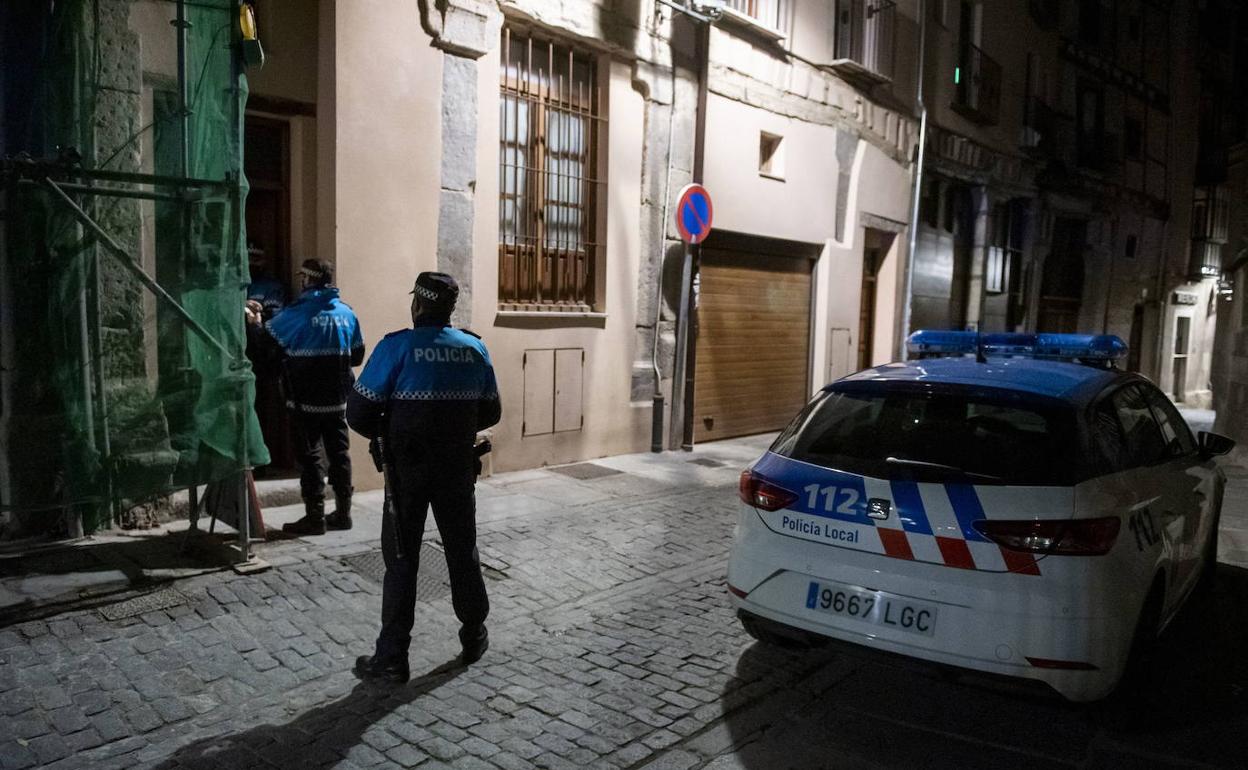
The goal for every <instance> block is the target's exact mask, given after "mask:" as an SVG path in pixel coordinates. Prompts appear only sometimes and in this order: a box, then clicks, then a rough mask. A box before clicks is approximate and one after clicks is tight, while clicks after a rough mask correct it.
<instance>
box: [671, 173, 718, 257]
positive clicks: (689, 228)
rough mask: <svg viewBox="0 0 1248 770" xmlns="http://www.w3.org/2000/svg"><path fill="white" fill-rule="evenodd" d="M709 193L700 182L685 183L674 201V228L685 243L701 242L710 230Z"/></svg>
mask: <svg viewBox="0 0 1248 770" xmlns="http://www.w3.org/2000/svg"><path fill="white" fill-rule="evenodd" d="M713 217H714V209H713V208H712V206H711V194H710V193H709V192H707V190H706V188H705V187H703V186H702V185H700V184H691V185H686V186H685V189H683V190H681V191H680V198H679V199H678V200H677V203H676V229H677V230H678V231H679V232H680V239H681V240H682V241H684V242H685V243H701V242H702V241H704V240H706V235H707V233H709V232H710V231H711V219H712V218H713Z"/></svg>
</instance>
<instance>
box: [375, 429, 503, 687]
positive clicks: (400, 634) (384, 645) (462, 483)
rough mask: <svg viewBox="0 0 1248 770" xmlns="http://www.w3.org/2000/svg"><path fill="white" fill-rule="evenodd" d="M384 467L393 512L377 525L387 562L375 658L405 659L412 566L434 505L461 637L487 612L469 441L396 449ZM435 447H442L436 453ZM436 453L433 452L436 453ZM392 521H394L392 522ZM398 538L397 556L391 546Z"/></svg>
mask: <svg viewBox="0 0 1248 770" xmlns="http://www.w3.org/2000/svg"><path fill="white" fill-rule="evenodd" d="M395 454H396V458H395V460H394V461H393V463H392V465H393V467H392V469H391V472H390V482H391V490H390V495H391V504H392V506H393V510H394V515H392V516H387V517H385V519H384V521H383V522H382V528H381V553H382V557H383V559H384V560H385V564H386V576H385V580H384V582H383V584H382V596H381V633H380V634H379V635H378V637H377V650H376V655H375V657H376V659H377V660H380V661H385V662H401V663H406V662H407V653H408V648H409V646H410V645H411V639H412V636H411V634H412V625H413V623H414V622H415V613H416V573H417V569H418V567H419V566H420V542H421V538H422V537H423V535H424V530H425V518H426V514H427V513H428V511H429V509H430V508H433V520H434V523H436V524H437V527H438V534H439V535H440V536H441V538H442V547H443V549H444V550H445V551H446V566H447V568H448V571H449V572H450V577H451V604H452V606H453V607H454V608H455V617H456V618H458V619H459V622H460V624H461V626H460V630H459V638H460V642H461V643H467V642H469V641H472V640H475V639H476V638H478V637H479V636H480V634H481V631H482V628H483V627H484V625H485V618H486V616H487V615H488V614H489V612H490V602H489V598H488V597H487V596H486V594H485V580H484V579H483V578H482V576H481V559H480V555H479V554H478V553H477V505H476V498H475V493H474V489H473V488H474V486H475V484H476V477H477V474H476V468H475V457H474V455H473V454H472V449H471V447H469V448H467V449H465V450H461V449H459V448H455V449H442V450H437V451H436V452H435V451H434V450H424V451H420V452H419V455H420V456H416V457H412V456H410V455H409V457H407V458H405V457H404V454H405V452H403V450H402V447H399V448H398V451H396V453H395ZM438 455H441V456H440V457H439V456H438ZM435 457H436V459H435ZM396 523H397V528H396V526H395V525H396ZM396 537H401V538H402V551H403V554H402V557H400V555H399V553H398V549H397V548H396V545H397V542H396Z"/></svg>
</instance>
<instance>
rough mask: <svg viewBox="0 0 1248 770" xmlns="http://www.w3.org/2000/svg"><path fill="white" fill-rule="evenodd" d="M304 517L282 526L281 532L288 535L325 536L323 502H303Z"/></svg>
mask: <svg viewBox="0 0 1248 770" xmlns="http://www.w3.org/2000/svg"><path fill="white" fill-rule="evenodd" d="M303 509H304V511H305V514H304V517H303V518H302V519H300V520H299V521H292V522H290V523H289V524H283V525H282V531H283V532H285V533H286V534H288V535H323V534H325V501H324V500H304V501H303Z"/></svg>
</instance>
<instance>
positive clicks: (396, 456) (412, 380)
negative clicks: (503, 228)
mask: <svg viewBox="0 0 1248 770" xmlns="http://www.w3.org/2000/svg"><path fill="white" fill-rule="evenodd" d="M412 295H413V298H412V323H413V327H414V328H411V329H404V330H403V331H398V332H394V333H393V334H389V335H386V337H385V338H384V339H382V341H381V342H380V343H378V345H377V349H376V350H374V351H373V354H372V355H371V356H370V357H369V359H368V363H367V364H366V365H365V367H364V371H363V373H362V374H361V375H360V379H359V381H358V382H357V383H356V384H355V389H354V391H353V392H352V393H351V395H350V397H349V398H348V400H347V421H348V422H349V423H350V424H351V428H352V429H353V430H355V431H356V432H357V433H359V434H360V435H362V436H364V437H366V438H369V439H373V440H374V443H376V441H375V440H376V439H377V438H379V437H380V438H382V439H383V442H384V452H385V457H384V458H383V459H384V461H385V462H386V464H387V471H388V472H387V474H386V475H387V480H388V484H389V489H388V499H389V500H390V501H391V505H390V512H389V514H388V515H386V516H385V518H384V520H383V522H382V535H381V547H382V555H383V557H384V559H385V564H386V576H385V581H384V584H383V592H382V603H381V633H380V634H378V636H377V647H376V651H375V653H374V654H373V655H372V656H363V657H361V658H360V659H359V660H357V661H356V673H357V674H359V675H360V676H361V677H363V678H365V679H378V680H384V681H389V682H406V681H407V679H408V676H409V671H408V662H407V653H408V647H409V645H410V644H411V632H412V624H413V622H414V621H415V609H416V570H417V566H418V559H419V556H420V541H421V537H422V536H423V534H424V529H425V515H426V512H427V510H428V509H429V507H430V506H432V508H433V519H434V522H435V523H436V524H437V527H438V532H439V533H440V534H441V536H442V545H443V547H444V548H445V551H446V564H447V567H448V569H449V571H450V576H451V602H452V604H453V605H454V607H455V616H456V617H457V618H458V619H459V622H460V623H461V624H462V625H461V627H460V631H459V640H460V643H461V645H462V647H463V654H462V655H461V657H460V660H461V661H462V662H463V663H464V664H465V665H467V664H470V663H474V662H476V661H477V660H479V659H480V658H481V656H482V655H483V654H484V653H485V650H486V647H488V646H489V636H488V634H487V633H486V630H485V618H486V615H487V614H488V613H489V608H490V605H489V600H488V599H487V598H486V595H485V581H484V580H483V579H482V577H481V562H480V558H479V556H478V554H477V531H476V500H475V498H474V497H473V486H474V485H475V483H476V477H477V472H478V470H479V468H480V466H479V464H478V463H477V456H476V453H475V452H474V448H473V444H474V440H475V437H476V434H477V432H478V431H480V430H483V429H485V428H488V427H490V426H491V425H494V424H496V423H497V422H498V420H499V418H500V416H501V408H500V406H499V399H498V385H497V383H496V382H495V379H494V368H493V366H492V365H491V364H490V355H489V353H488V352H487V351H486V349H485V345H484V344H483V343H482V342H481V340H480V338H478V337H477V336H476V335H474V334H472V333H471V332H465V331H462V330H459V329H453V328H451V312H452V311H453V310H454V309H455V301H456V299H457V298H458V297H459V287H458V285H457V284H456V283H455V279H454V278H452V277H451V276H449V275H447V274H445V273H421V274H420V275H419V276H418V277H417V278H416V286H415V288H414V289H413V290H412Z"/></svg>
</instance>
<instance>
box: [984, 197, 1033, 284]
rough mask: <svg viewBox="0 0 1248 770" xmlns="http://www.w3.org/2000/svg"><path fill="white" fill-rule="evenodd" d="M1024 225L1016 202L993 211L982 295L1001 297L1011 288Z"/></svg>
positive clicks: (997, 207)
mask: <svg viewBox="0 0 1248 770" xmlns="http://www.w3.org/2000/svg"><path fill="white" fill-rule="evenodd" d="M1025 221H1026V220H1025V218H1024V216H1023V212H1022V211H1021V206H1020V204H1019V203H1018V202H1016V201H1010V202H1007V203H1000V204H997V205H996V206H995V207H993V212H992V221H991V223H990V224H991V227H992V241H991V243H990V244H989V246H988V259H987V261H986V263H985V265H984V291H986V292H988V293H989V294H1002V293H1004V292H1007V291H1011V290H1012V289H1013V287H1014V284H1015V280H1014V279H1015V278H1017V276H1016V275H1015V271H1016V270H1017V268H1018V265H1019V264H1020V263H1021V261H1022V255H1023V227H1024V223H1025Z"/></svg>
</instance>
